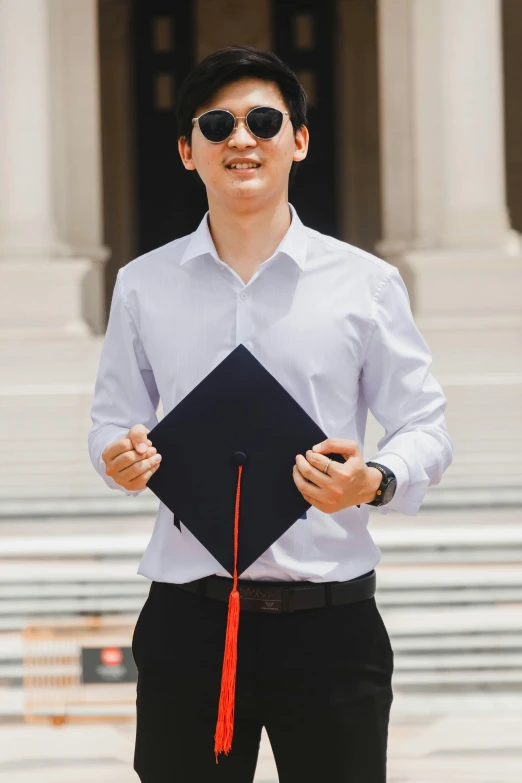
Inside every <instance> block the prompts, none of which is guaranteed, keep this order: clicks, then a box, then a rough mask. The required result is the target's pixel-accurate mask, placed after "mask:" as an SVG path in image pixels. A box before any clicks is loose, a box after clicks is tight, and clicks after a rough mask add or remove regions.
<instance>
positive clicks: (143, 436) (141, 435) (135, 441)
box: [102, 424, 161, 492]
mask: <svg viewBox="0 0 522 783" xmlns="http://www.w3.org/2000/svg"><path fill="white" fill-rule="evenodd" d="M148 433H149V430H148V429H147V428H146V427H145V426H144V425H143V424H135V425H134V427H131V429H130V430H129V431H128V433H127V435H125V436H124V437H123V438H120V439H119V440H116V441H114V443H111V444H110V445H109V446H107V448H106V449H104V451H103V454H102V459H103V461H104V462H105V466H106V467H105V472H106V473H107V475H108V476H110V477H111V478H112V479H114V481H115V482H116V484H119V485H120V487H123V488H124V489H129V490H131V491H132V492H136V491H138V490H140V489H145V487H146V486H147V481H148V480H149V479H150V477H151V476H152V474H153V473H155V472H156V471H157V469H158V468H159V466H160V462H161V454H157V453H156V451H157V449H155V448H154V446H153V445H152V443H151V441H150V440H149V439H148V438H147V435H148Z"/></svg>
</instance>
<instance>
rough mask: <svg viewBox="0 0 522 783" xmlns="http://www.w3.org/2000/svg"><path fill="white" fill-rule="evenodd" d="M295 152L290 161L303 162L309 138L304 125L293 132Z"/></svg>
mask: <svg viewBox="0 0 522 783" xmlns="http://www.w3.org/2000/svg"><path fill="white" fill-rule="evenodd" d="M294 138H295V151H294V155H293V158H292V160H294V161H296V162H298V161H300V160H304V159H305V158H306V155H307V153H308V143H309V140H310V136H309V133H308V128H307V127H306V125H301V127H300V128H298V129H297V130H296V132H295V137H294Z"/></svg>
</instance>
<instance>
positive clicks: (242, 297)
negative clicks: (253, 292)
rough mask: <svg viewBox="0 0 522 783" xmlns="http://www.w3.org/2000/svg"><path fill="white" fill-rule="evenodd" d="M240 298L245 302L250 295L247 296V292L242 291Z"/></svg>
mask: <svg viewBox="0 0 522 783" xmlns="http://www.w3.org/2000/svg"><path fill="white" fill-rule="evenodd" d="M239 298H240V299H243V300H245V299H248V294H245V292H244V291H242V292H241V293H240V294H239Z"/></svg>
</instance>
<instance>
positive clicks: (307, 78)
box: [272, 0, 337, 236]
mask: <svg viewBox="0 0 522 783" xmlns="http://www.w3.org/2000/svg"><path fill="white" fill-rule="evenodd" d="M272 24H273V28H272V29H273V40H274V47H275V53H276V54H277V55H278V56H279V57H281V59H282V60H284V61H285V62H286V63H288V65H289V66H290V67H291V68H292V69H293V70H294V71H296V73H297V75H298V76H299V78H300V80H301V82H302V83H303V86H304V88H305V89H306V91H307V93H308V96H309V101H310V110H309V130H310V150H309V153H308V157H307V158H306V160H305V161H304V162H303V163H302V164H300V165H299V167H298V172H297V175H296V177H295V181H294V183H293V185H292V186H291V188H290V201H291V203H292V204H293V205H294V206H295V208H296V210H297V211H298V214H299V216H300V218H301V219H302V221H303V223H305V225H308V226H311V227H312V228H315V229H317V230H318V231H322V232H323V233H325V234H330V235H333V236H337V219H336V200H335V194H336V190H337V183H336V181H335V166H334V161H335V127H334V123H335V85H334V77H335V69H334V48H335V47H334V1H333V0H284V2H281V0H272Z"/></svg>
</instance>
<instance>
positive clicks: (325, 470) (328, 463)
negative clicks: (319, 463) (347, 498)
mask: <svg viewBox="0 0 522 783" xmlns="http://www.w3.org/2000/svg"><path fill="white" fill-rule="evenodd" d="M330 462H333V460H332V458H331V457H330V459H329V460H328V462H327V463H326V467H325V469H324V470H323V473H327V474H328V475H330V474H329V473H328V468H329V467H330Z"/></svg>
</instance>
